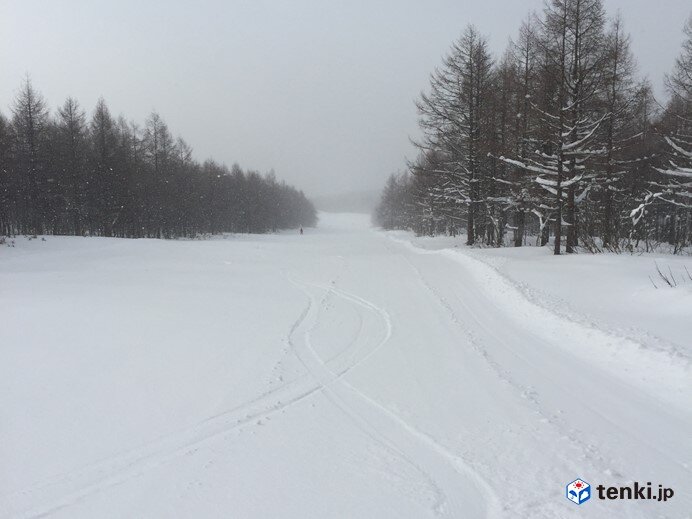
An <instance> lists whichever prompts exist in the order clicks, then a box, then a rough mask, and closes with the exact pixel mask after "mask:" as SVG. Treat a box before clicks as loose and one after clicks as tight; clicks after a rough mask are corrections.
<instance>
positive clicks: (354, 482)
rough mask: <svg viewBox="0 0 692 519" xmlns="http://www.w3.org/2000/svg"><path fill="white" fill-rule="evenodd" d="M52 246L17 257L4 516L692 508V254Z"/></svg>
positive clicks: (0, 330)
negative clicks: (589, 492)
mask: <svg viewBox="0 0 692 519" xmlns="http://www.w3.org/2000/svg"><path fill="white" fill-rule="evenodd" d="M46 240H47V241H45V242H43V241H40V240H32V241H26V240H25V239H23V238H21V239H18V240H17V242H16V247H15V248H9V247H1V248H0V308H1V309H2V324H0V356H1V358H2V362H0V517H3V518H4V517H37V516H50V517H65V518H75V517H77V518H82V517H83V518H93V517H99V518H101V517H118V518H121V517H147V518H151V517H156V518H159V517H160V518H171V517H224V518H225V517H262V518H264V517H267V518H270V517H271V518H276V517H296V518H310V517H314V518H326V517H358V518H370V517H372V518H388V517H392V518H394V517H396V518H401V517H407V518H408V517H410V518H425V517H438V516H439V517H454V518H459V517H462V518H475V517H507V518H517V517H541V518H556V517H592V518H601V517H609V518H610V517H613V518H618V517H622V518H625V517H628V518H629V517H642V518H643V517H670V518H681V517H682V518H684V517H692V516H691V515H690V513H691V512H690V511H691V510H692V493H691V491H690V489H691V488H692V405H690V404H691V403H692V372H691V371H690V358H691V355H692V349H691V344H692V341H691V340H690V337H692V290H691V288H690V287H692V282H690V283H687V284H685V283H682V284H681V286H679V287H677V288H674V289H671V288H668V287H665V288H664V287H662V286H661V283H659V282H658V279H657V278H656V276H657V273H656V267H655V264H654V259H656V261H657V262H658V264H659V265H661V266H662V268H663V269H664V270H667V268H668V266H670V268H671V269H672V271H673V272H674V273H675V275H676V277H677V276H678V275H680V276H681V277H682V273H683V272H684V266H685V265H687V267H688V269H690V270H691V271H692V260H689V258H687V260H689V261H685V258H672V257H663V256H659V257H656V258H654V257H652V256H639V257H633V256H625V255H622V256H615V255H601V256H591V255H579V256H574V257H560V258H554V257H552V256H550V255H549V253H548V251H546V250H544V249H537V248H533V249H522V250H514V249H502V250H487V249H484V250H469V249H467V248H464V247H462V246H455V245H458V244H459V241H458V240H452V239H449V238H442V239H439V238H434V239H425V238H413V237H412V236H411V235H410V234H407V233H383V232H380V231H377V230H373V229H370V228H369V222H368V217H366V216H359V215H328V214H323V215H322V221H321V223H320V226H319V228H318V229H315V230H313V229H308V230H307V232H306V234H305V235H304V236H299V235H298V234H297V233H294V232H288V233H282V234H278V235H267V236H233V237H230V236H229V237H227V238H226V239H215V240H208V241H156V240H118V239H85V238H67V237H65V238H53V237H48V238H47V239H46ZM648 276H651V277H652V278H653V279H654V281H655V282H656V284H657V285H659V288H658V289H656V288H654V286H653V285H652V283H651V281H650V280H649V278H648ZM577 477H581V478H583V479H585V480H586V481H588V482H590V483H591V484H592V485H597V484H600V483H602V484H604V485H613V486H620V485H625V484H629V483H631V482H633V481H638V482H640V483H647V482H652V483H653V485H654V487H655V488H657V487H658V484H663V485H664V486H667V487H672V488H673V489H674V490H675V492H676V494H675V496H674V498H673V499H671V500H670V501H668V502H667V503H659V502H651V501H634V500H633V501H601V500H598V499H596V498H595V497H594V498H593V499H592V500H591V501H589V502H587V503H584V504H583V505H581V506H577V505H574V504H573V503H570V502H569V501H568V500H567V499H566V498H565V497H564V486H565V485H566V484H567V483H569V482H570V481H572V480H574V479H576V478H577Z"/></svg>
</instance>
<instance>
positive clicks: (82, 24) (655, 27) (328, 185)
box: [0, 0, 690, 197]
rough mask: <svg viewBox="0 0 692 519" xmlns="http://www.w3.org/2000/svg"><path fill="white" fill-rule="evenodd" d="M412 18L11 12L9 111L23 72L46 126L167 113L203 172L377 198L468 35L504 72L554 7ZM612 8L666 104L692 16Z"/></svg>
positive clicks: (308, 11)
mask: <svg viewBox="0 0 692 519" xmlns="http://www.w3.org/2000/svg"><path fill="white" fill-rule="evenodd" d="M406 4H407V5H405V6H402V4H401V2H396V3H395V2H378V3H377V4H376V5H372V4H371V3H364V2H349V3H340V2H339V3H336V2H334V3H329V4H325V3H320V2H317V1H312V0H301V1H300V2H291V3H290V5H289V4H279V3H273V2H250V1H238V2H231V3H229V4H228V5H225V4H224V3H223V2H220V1H217V0H208V1H205V2H202V3H200V4H199V5H196V6H195V8H194V9H190V8H189V7H186V6H185V5H183V4H181V3H176V2H172V3H165V2H158V1H157V2H153V3H148V4H146V5H141V4H139V3H137V4H135V2H133V1H132V0H126V1H124V2H121V3H119V4H118V5H117V6H115V5H109V4H108V3H106V2H84V1H69V2H63V3H61V4H60V5H58V4H54V5H51V4H39V3H38V2H4V3H3V4H2V6H0V14H1V15H2V16H1V21H0V29H1V30H2V33H3V35H4V44H3V45H2V46H1V48H0V61H1V62H2V63H3V69H4V71H5V72H4V75H3V77H4V81H3V82H2V83H1V84H0V99H1V101H0V112H2V113H3V114H5V115H10V107H11V104H12V101H13V99H14V97H15V94H16V92H17V90H18V88H19V86H20V84H21V82H22V81H23V79H24V77H25V76H26V74H28V75H29V76H30V77H31V79H32V82H33V84H34V86H35V88H36V89H37V90H38V91H39V92H41V94H42V95H43V96H44V98H45V99H46V101H47V103H48V106H49V108H50V110H51V113H55V110H56V109H57V107H58V106H59V105H60V104H62V102H63V101H64V100H65V99H66V98H67V97H68V96H72V97H74V98H76V99H77V100H78V101H79V102H80V104H81V105H82V107H83V108H84V109H85V110H86V111H87V113H88V114H91V113H92V111H93V108H94V106H95V104H96V101H97V99H98V98H99V97H103V98H104V99H105V101H106V102H107V104H108V106H109V108H110V110H111V112H112V114H113V115H114V116H118V115H121V114H122V115H124V116H125V117H126V118H127V119H128V120H133V121H135V122H137V123H138V124H142V123H143V122H144V120H145V119H146V117H147V116H148V115H149V114H150V113H151V112H152V111H156V112H158V113H159V114H160V115H161V116H162V117H163V119H164V120H165V121H166V122H167V123H168V125H169V127H170V129H171V131H172V132H173V133H174V135H176V136H178V135H180V136H182V137H183V138H184V139H185V140H186V141H187V142H188V143H189V144H190V145H191V146H192V148H193V154H194V157H195V158H196V159H197V160H206V159H214V160H215V161H217V162H219V163H225V164H227V165H228V166H230V165H232V164H233V163H238V164H240V165H241V166H242V167H243V168H246V169H252V170H257V171H260V172H262V173H266V172H269V171H270V170H274V171H275V172H276V175H277V177H278V178H279V179H280V180H285V181H286V182H288V183H290V184H293V185H295V186H296V188H298V189H300V190H302V191H304V192H305V193H306V195H308V196H310V197H315V196H316V197H319V196H325V195H335V194H340V193H353V192H359V191H378V190H380V189H381V187H382V185H383V184H384V181H385V179H386V178H387V176H388V175H390V174H391V173H393V172H396V171H399V170H404V169H405V159H406V158H409V159H412V158H414V157H415V155H416V151H415V149H414V148H413V146H412V145H411V144H410V138H416V137H417V136H418V135H419V129H418V125H417V121H418V115H417V112H416V109H415V106H414V100H415V99H416V98H417V97H418V95H419V93H420V92H421V91H423V90H425V89H426V87H427V85H428V78H429V75H430V73H431V72H432V71H433V70H434V69H435V67H437V66H438V65H439V64H440V61H441V59H442V57H443V56H444V55H445V53H446V52H447V50H448V49H449V46H450V44H451V43H452V41H454V40H455V39H456V38H458V36H459V35H460V34H461V32H462V31H463V29H464V27H465V26H466V25H467V24H474V25H475V26H476V27H477V28H478V30H479V32H480V33H481V34H483V35H484V36H486V37H487V38H488V41H489V48H490V50H491V52H492V54H493V57H494V58H496V59H497V58H498V57H499V56H500V55H501V53H502V52H503V51H504V49H505V48H506V46H507V43H508V41H509V39H510V37H512V38H513V37H515V35H516V32H517V29H518V27H519V23H520V22H521V20H523V19H525V18H526V16H527V13H528V12H529V11H530V10H537V11H540V10H541V9H542V7H543V4H544V2H543V0H531V1H527V2H502V1H500V0H489V1H487V2H483V3H482V4H481V5H479V4H477V3H472V4H470V3H464V2H448V1H441V2H435V3H434V5H429V4H425V5H424V4H422V3H418V2H406ZM605 6H606V9H607V11H608V14H609V16H611V17H612V16H614V15H615V13H616V11H617V10H618V9H619V10H620V12H621V15H622V17H623V20H624V24H625V30H626V32H628V33H629V34H630V35H631V41H632V52H633V54H634V56H635V58H636V59H637V63H638V76H639V77H648V78H649V79H650V81H651V83H652V86H653V88H654V91H655V93H656V96H657V99H658V100H659V102H661V103H663V102H664V100H665V98H666V97H667V96H666V92H665V89H664V87H663V79H664V75H665V73H666V72H668V71H670V70H671V68H672V66H673V63H674V60H675V57H676V55H677V54H678V52H679V48H680V43H681V41H682V39H683V34H682V27H683V24H684V22H685V20H686V19H687V17H688V16H689V15H690V8H689V4H688V3H687V2H685V1H682V0H675V1H671V2H667V3H666V9H665V10H664V9H660V7H659V6H658V5H657V4H654V3H651V2H646V1H636V2H626V1H624V0H607V1H606V2H605ZM498 13H499V14H498ZM27 26H31V27H33V28H34V29H35V30H34V31H25V30H23V28H25V27H27Z"/></svg>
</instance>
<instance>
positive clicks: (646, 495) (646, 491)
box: [566, 478, 675, 505]
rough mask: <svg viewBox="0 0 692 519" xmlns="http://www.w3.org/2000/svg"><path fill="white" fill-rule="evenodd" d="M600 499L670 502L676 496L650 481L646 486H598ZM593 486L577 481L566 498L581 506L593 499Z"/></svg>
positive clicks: (668, 489) (569, 486)
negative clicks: (656, 486)
mask: <svg viewBox="0 0 692 519" xmlns="http://www.w3.org/2000/svg"><path fill="white" fill-rule="evenodd" d="M595 488H596V490H597V491H598V493H597V496H598V499H601V500H605V499H608V500H616V499H632V500H638V499H643V500H649V501H668V500H669V499H671V498H672V497H673V496H674V495H675V491H674V490H673V489H672V488H670V487H664V486H663V485H658V488H654V486H653V485H652V483H651V482H650V481H648V482H647V483H646V484H642V483H639V482H638V481H635V482H633V483H632V485H628V486H622V487H609V486H605V485H603V484H600V485H597V486H596V487H595ZM591 495H592V490H591V485H590V484H589V483H587V482H586V481H584V480H583V479H581V478H580V479H575V480H574V481H572V482H571V483H569V484H568V485H567V487H566V497H567V499H569V500H570V501H572V502H573V503H575V504H577V505H581V504H582V503H586V502H587V501H588V500H589V499H591Z"/></svg>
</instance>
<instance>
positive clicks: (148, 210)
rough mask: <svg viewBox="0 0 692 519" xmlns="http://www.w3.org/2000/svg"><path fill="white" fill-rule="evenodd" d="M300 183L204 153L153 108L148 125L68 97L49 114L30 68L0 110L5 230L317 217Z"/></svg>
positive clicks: (0, 219) (227, 225) (271, 223)
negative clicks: (5, 111)
mask: <svg viewBox="0 0 692 519" xmlns="http://www.w3.org/2000/svg"><path fill="white" fill-rule="evenodd" d="M315 222H316V215H315V209H314V207H313V205H312V203H311V202H310V201H309V200H308V199H307V198H306V197H305V196H304V194H303V193H302V192H301V191H298V190H296V189H295V188H293V187H291V186H288V185H286V184H285V183H283V182H277V180H276V178H275V177H274V175H273V173H271V174H269V175H260V174H259V173H257V172H254V171H243V170H241V169H240V167H239V166H237V165H234V166H233V167H232V168H230V169H229V168H227V167H226V166H225V165H220V164H217V163H215V162H214V161H212V160H207V161H206V162H204V163H201V164H200V163H198V162H196V161H195V160H193V158H192V150H191V148H190V146H188V144H186V143H185V141H184V140H183V139H181V138H177V139H175V138H173V136H172V135H171V132H170V131H169V129H168V127H167V125H166V123H165V122H164V121H163V119H162V118H161V117H160V116H159V115H158V114H157V113H152V114H151V115H150V116H149V117H148V119H147V120H146V123H145V124H144V126H143V127H139V126H137V125H136V124H135V123H132V122H129V121H127V120H126V119H125V118H123V117H119V118H117V119H116V118H114V117H113V116H111V114H110V112H109V110H108V107H107V106H106V103H105V101H103V99H101V100H99V102H98V103H97V105H96V108H95V110H94V112H93V114H92V116H91V118H90V119H87V115H86V113H85V111H84V110H83V109H82V108H81V107H80V105H79V103H78V102H77V101H76V100H74V99H72V98H68V99H67V100H66V101H65V103H64V104H63V105H62V106H61V107H60V108H59V109H58V110H57V113H55V114H54V115H52V114H51V113H50V112H49V110H48V107H47V106H46V102H45V101H44V99H43V97H42V96H41V95H40V94H39V93H38V92H37V91H36V90H35V89H34V87H33V86H32V84H31V82H30V80H29V79H28V78H27V79H26V81H25V82H24V83H23V85H22V87H21V89H20V91H19V93H18V94H17V97H16V99H15V100H14V104H13V105H12V110H11V117H10V118H7V117H5V116H3V115H2V114H1V113H0V236H1V235H7V236H10V235H17V234H28V235H36V234H66V235H85V234H89V235H92V236H116V237H127V238H136V237H154V238H174V237H192V236H196V235H199V234H202V233H220V232H238V233H248V232H250V233H263V232H268V231H275V230H277V229H285V228H295V227H298V226H301V225H305V226H311V225H314V224H315Z"/></svg>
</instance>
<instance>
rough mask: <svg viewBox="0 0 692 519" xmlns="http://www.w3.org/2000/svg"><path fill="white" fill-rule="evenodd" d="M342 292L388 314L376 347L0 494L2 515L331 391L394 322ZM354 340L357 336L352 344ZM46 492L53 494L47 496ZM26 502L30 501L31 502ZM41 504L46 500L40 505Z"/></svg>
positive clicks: (184, 450) (79, 491)
mask: <svg viewBox="0 0 692 519" xmlns="http://www.w3.org/2000/svg"><path fill="white" fill-rule="evenodd" d="M291 282H292V283H294V284H295V282H294V281H292V280H291ZM334 293H337V291H334ZM338 293H339V296H340V297H342V298H343V299H344V300H346V301H350V302H353V303H355V304H357V305H359V306H360V307H363V308H366V309H368V310H371V311H374V312H377V313H378V315H384V316H385V318H384V321H385V324H386V335H385V338H384V339H383V340H382V341H380V343H379V344H378V345H377V346H376V347H375V348H374V349H373V350H372V351H370V352H368V353H367V354H366V355H365V356H364V357H362V358H361V359H357V360H356V361H355V362H354V363H353V364H350V365H348V366H347V367H345V368H343V369H342V370H341V371H340V372H339V373H338V375H336V376H335V378H334V380H332V381H331V382H329V383H328V384H327V385H321V384H319V383H318V381H317V379H315V380H313V381H310V380H309V376H308V375H309V372H306V373H304V374H302V375H301V376H300V377H298V378H297V379H296V380H294V381H292V382H288V383H286V384H283V385H281V386H279V387H276V388H274V389H272V390H269V391H266V392H265V393H263V394H262V395H260V396H259V397H257V398H255V399H252V400H250V401H248V402H246V403H243V404H241V405H239V406H236V407H234V408H233V409H230V410H228V411H224V412H222V413H219V414H216V415H213V416H209V417H208V418H206V419H205V420H202V421H200V422H198V423H197V424H195V425H193V426H191V427H188V428H186V429H183V430H180V431H176V432H174V433H171V434H168V435H166V436H163V437H160V438H157V439H155V440H153V441H151V442H148V443H146V444H144V445H142V446H140V447H137V448H135V449H131V450H128V451H126V452H123V453H120V454H117V455H115V456H112V457H109V458H106V459H103V460H100V461H98V462H95V463H93V464H91V465H88V466H85V467H82V468H80V469H76V470H73V471H70V472H67V473H64V474H59V475H56V476H54V477H52V478H49V479H48V480H45V481H43V482H42V483H39V484H38V485H36V486H34V487H31V488H28V489H24V490H21V491H17V492H13V493H11V494H5V495H2V496H0V514H1V516H2V517H8V518H9V517H22V518H35V517H45V516H47V515H50V514H51V513H53V512H56V511H58V510H60V509H63V508H67V507H69V506H71V505H74V504H76V503H78V502H80V501H81V500H83V499H85V498H87V497H89V496H90V495H92V494H94V493H97V492H100V491H102V490H105V489H107V488H109V487H113V486H117V485H120V484H123V483H126V482H127V481H129V480H131V479H133V478H136V477H139V476H141V475H143V474H145V473H146V472H148V471H151V470H153V469H155V468H157V467H160V466H162V465H164V464H166V463H169V462H171V461H173V460H175V459H176V458H178V457H180V456H184V455H186V454H191V453H193V452H195V451H196V450H197V449H198V448H199V447H201V446H202V445H203V444H205V443H207V442H209V441H212V440H214V439H217V438H219V437H221V436H224V435H227V434H228V433H230V432H232V431H234V430H236V429H238V428H241V427H244V426H247V425H249V424H253V423H255V422H257V421H258V420H260V419H263V418H266V417H269V416H271V415H273V414H276V413H278V412H281V411H285V410H286V409H288V408H290V407H292V406H293V405H295V404H297V403H299V402H301V401H303V400H304V399H306V398H307V397H309V396H311V395H313V394H315V393H316V392H321V391H325V390H328V389H329V386H330V385H331V384H333V383H335V382H337V381H338V380H339V379H340V378H342V377H343V376H344V375H346V374H347V373H348V372H349V371H350V370H352V369H353V368H356V367H357V366H359V365H360V364H362V363H363V362H365V361H367V360H368V359H369V358H370V357H371V356H372V355H373V354H374V353H376V351H377V350H378V349H379V348H381V347H382V346H383V345H384V344H385V343H386V342H387V341H388V340H389V338H390V337H391V331H392V327H391V321H390V320H389V318H388V317H387V316H386V313H382V310H381V309H379V308H377V307H375V306H374V305H372V304H371V303H369V302H367V301H365V300H363V299H361V298H358V296H355V295H353V294H346V293H343V292H340V291H339V292H338ZM312 309H313V301H312V300H311V299H310V300H308V304H307V305H306V306H305V308H304V309H303V310H302V312H301V313H300V315H299V316H298V318H297V319H296V320H295V322H294V323H293V325H292V327H291V329H290V330H289V332H288V334H287V341H288V343H289V344H293V339H292V337H293V335H294V334H296V333H297V330H298V329H299V328H300V327H301V325H302V324H303V323H304V321H305V320H306V318H307V317H308V315H309V313H310V311H311V310H312ZM354 343H355V341H353V342H352V343H351V344H349V346H352V345H353V344H354ZM344 354H345V351H341V352H340V353H339V355H338V356H337V357H340V356H342V355H344ZM46 495H49V496H51V497H46ZM27 502H28V503H29V506H27ZM37 503H44V504H42V505H37Z"/></svg>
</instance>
